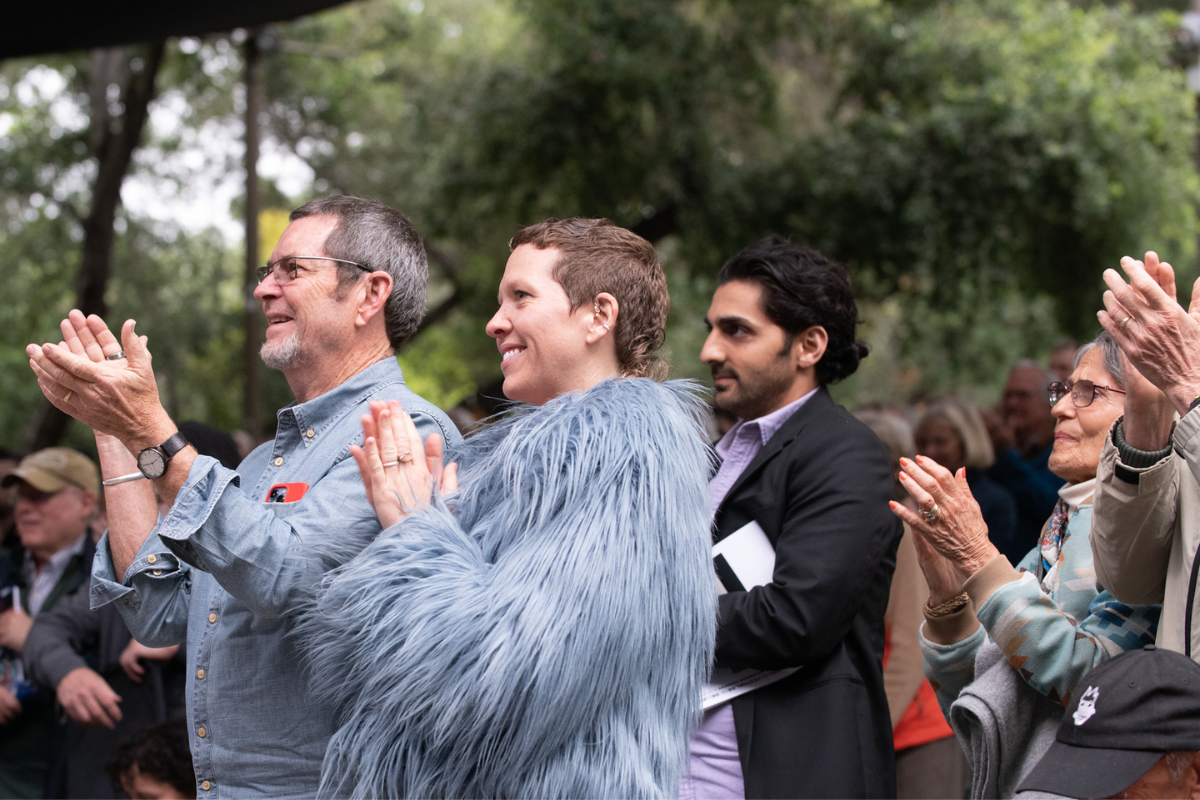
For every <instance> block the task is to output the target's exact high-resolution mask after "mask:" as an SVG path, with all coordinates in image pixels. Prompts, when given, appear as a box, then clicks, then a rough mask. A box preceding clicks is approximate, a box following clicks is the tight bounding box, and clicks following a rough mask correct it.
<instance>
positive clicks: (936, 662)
mask: <svg viewBox="0 0 1200 800" xmlns="http://www.w3.org/2000/svg"><path fill="white" fill-rule="evenodd" d="M986 642H987V634H986V633H985V632H984V630H983V626H982V625H980V626H979V627H978V628H976V629H975V632H974V633H972V634H971V635H970V636H968V637H967V638H966V639H963V640H961V641H958V642H955V643H954V644H937V643H936V642H932V641H930V640H929V639H927V638H926V637H925V626H924V625H922V626H921V652H922V654H923V655H924V656H925V677H926V678H929V685H930V686H932V687H933V692H934V694H935V695H937V701H938V705H939V706H941V709H942V714H944V715H945V716H946V719H949V718H950V704H951V703H953V702H954V701H955V700H957V699H958V694H959V692H961V691H962V690H963V689H964V688H966V686H967V684H969V683H970V682H971V681H973V680H975V654H976V653H977V652H978V651H979V648H981V647H983V645H984V643H986Z"/></svg>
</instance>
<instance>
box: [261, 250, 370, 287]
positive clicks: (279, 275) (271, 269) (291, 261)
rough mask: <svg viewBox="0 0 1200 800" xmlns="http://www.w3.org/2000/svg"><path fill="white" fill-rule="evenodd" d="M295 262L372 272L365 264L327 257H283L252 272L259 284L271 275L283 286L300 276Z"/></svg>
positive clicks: (298, 266) (298, 267)
mask: <svg viewBox="0 0 1200 800" xmlns="http://www.w3.org/2000/svg"><path fill="white" fill-rule="evenodd" d="M297 261H336V262H337V263H338V264H349V265H350V266H352V267H358V268H359V269H361V270H362V271H363V272H374V270H373V269H371V268H370V267H368V266H367V265H366V264H359V263H357V262H355V261H347V260H345V259H344V258H330V257H329V256H284V257H283V258H281V259H279V260H278V261H276V262H274V263H273V264H267V265H266V266H265V267H259V268H258V269H256V270H254V274H255V275H257V276H258V282H259V283H262V282H263V281H265V280H266V279H267V276H268V275H272V274H273V275H274V276H275V282H276V283H278V284H279V285H280V286H283V285H284V284H286V283H290V282H292V281H294V280H295V279H296V276H297V275H298V274H300V265H299V264H297V263H296V262H297Z"/></svg>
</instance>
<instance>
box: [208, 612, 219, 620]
mask: <svg viewBox="0 0 1200 800" xmlns="http://www.w3.org/2000/svg"><path fill="white" fill-rule="evenodd" d="M208 621H209V622H216V621H217V614H216V612H215V611H214V612H213V613H211V614H209V615H208Z"/></svg>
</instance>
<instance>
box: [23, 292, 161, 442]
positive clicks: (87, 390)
mask: <svg viewBox="0 0 1200 800" xmlns="http://www.w3.org/2000/svg"><path fill="white" fill-rule="evenodd" d="M134 324H135V323H134V321H133V320H126V322H125V325H124V326H123V327H122V328H121V342H120V343H118V342H117V340H116V337H114V336H113V335H112V333H111V332H110V331H109V330H108V326H107V325H105V324H104V321H103V320H102V319H100V318H99V317H97V316H96V315H94V314H93V315H91V316H89V317H86V318H85V317H84V316H83V314H82V313H81V312H80V311H78V310H72V311H71V313H70V314H69V315H68V318H67V319H65V320H63V321H62V324H61V329H62V334H63V341H62V342H60V343H58V344H50V343H47V344H44V345H41V346H39V345H36V344H31V345H29V346H28V347H27V348H25V352H26V353H27V354H28V355H29V365H30V366H31V367H32V368H33V371H34V373H35V374H36V375H37V379H38V386H39V387H40V388H41V390H42V394H44V395H46V398H47V399H48V400H49V401H50V402H51V403H52V404H54V406H55V407H56V408H58V409H60V410H61V411H63V412H65V413H67V414H70V415H71V416H72V417H74V418H75V419H77V420H79V421H80V422H82V423H83V424H85V425H87V426H88V427H90V428H92V429H94V430H96V431H98V432H101V433H107V434H111V435H113V436H116V437H117V438H119V439H121V440H122V441H125V442H126V443H128V441H129V439H130V437H131V436H133V435H134V434H135V433H136V432H138V431H142V430H145V429H146V428H147V423H148V421H155V422H159V423H161V422H162V420H160V419H157V418H158V417H164V418H165V416H166V412H165V411H164V410H163V409H162V405H161V403H160V402H159V399H158V385H157V383H156V382H155V380H154V370H153V368H152V367H151V365H150V351H149V350H147V349H146V337H145V336H138V335H137V334H136V333H135V332H134ZM122 352H123V353H125V354H126V356H127V357H124V358H117V359H113V360H109V357H110V356H116V355H118V354H119V353H122ZM167 422H168V423H169V420H167Z"/></svg>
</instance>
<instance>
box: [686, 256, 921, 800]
mask: <svg viewBox="0 0 1200 800" xmlns="http://www.w3.org/2000/svg"><path fill="white" fill-rule="evenodd" d="M718 283H719V287H718V289H717V291H716V293H715V294H714V296H713V301H712V305H711V306H710V308H709V311H708V315H707V317H706V322H707V324H708V326H709V328H710V330H711V332H710V334H709V336H708V339H707V341H706V342H705V344H704V349H703V350H702V351H701V355H700V357H701V360H702V361H704V362H705V363H706V364H708V365H709V366H710V367H711V368H712V371H713V381H714V384H715V387H716V404H717V407H718V408H721V409H725V410H727V411H730V412H732V413H733V414H734V415H736V416H737V417H738V423H737V425H735V426H734V427H733V428H732V429H731V430H730V431H729V433H728V434H726V436H725V437H724V438H723V439H722V440H721V442H720V443H719V444H718V445H717V452H718V455H720V456H721V457H722V459H723V461H722V465H721V469H720V470H719V471H718V473H717V475H716V476H715V477H714V478H713V480H712V483H711V484H710V490H709V494H710V502H711V503H712V506H713V509H714V512H715V527H716V533H715V540H716V541H720V540H722V539H724V538H725V537H727V536H729V535H730V534H732V533H734V532H735V531H738V530H739V529H741V528H743V527H744V526H746V525H748V524H751V523H757V525H758V526H759V527H761V529H762V531H763V533H764V534H765V535H766V538H767V539H768V540H769V541H770V543H771V545H772V546H773V547H774V549H775V564H774V571H773V573H772V578H771V581H770V582H769V583H766V584H764V585H761V586H757V587H754V588H751V589H750V590H749V591H745V590H737V591H727V592H726V593H725V594H723V595H722V596H721V598H720V622H719V628H718V633H717V650H716V666H717V667H723V668H729V669H735V670H741V669H746V668H750V669H755V670H778V669H783V668H789V667H798V668H799V669H798V670H797V671H795V672H794V673H792V674H790V675H789V676H788V677H785V678H783V679H782V680H778V681H777V682H775V683H772V684H770V685H766V686H763V687H760V688H758V689H756V690H754V691H751V692H749V693H747V694H743V695H741V696H739V697H736V698H734V699H733V700H732V701H730V702H727V703H725V704H723V705H721V706H717V707H715V708H711V709H709V710H708V711H707V712H706V714H705V717H704V721H703V723H702V724H701V726H700V728H699V730H698V731H697V732H696V734H695V735H694V736H693V740H692V756H691V769H690V770H689V772H688V775H687V777H685V779H684V782H683V785H682V786H681V797H684V798H688V797H696V798H700V797H709V798H712V797H730V796H738V789H739V788H740V789H741V791H742V792H743V793H744V796H745V797H844V798H845V797H895V792H896V788H895V763H894V754H893V749H892V726H891V718H890V716H889V713H888V707H887V699H886V697H885V696H884V691H883V675H882V668H881V662H882V660H883V647H884V627H883V614H884V610H885V608H886V606H887V600H888V590H889V587H890V586H891V579H892V572H893V570H894V569H895V563H896V561H895V558H896V546H897V544H898V542H899V540H900V534H901V526H900V524H899V523H898V521H897V520H896V519H895V518H894V517H893V516H892V514H891V513H890V511H889V510H888V500H889V499H891V497H892V492H893V486H894V482H893V476H892V470H891V464H890V462H889V460H888V454H887V451H886V450H885V449H884V447H883V445H882V443H881V442H880V441H879V439H878V438H876V436H875V435H874V434H873V433H872V432H871V431H870V430H868V429H867V428H866V426H864V425H863V424H862V423H860V422H858V421H857V420H856V419H855V418H854V417H853V416H852V415H851V414H849V413H848V412H847V411H846V410H845V409H844V408H842V407H841V406H839V405H837V404H835V403H834V402H833V400H832V398H831V397H830V395H829V391H828V390H827V389H826V388H825V387H826V385H827V384H829V383H833V382H835V381H838V380H840V379H842V378H844V377H846V376H847V375H850V374H851V373H853V372H854V371H855V369H857V367H858V362H859V360H860V359H861V358H862V357H863V356H865V355H866V347H865V346H864V345H863V344H862V343H861V342H858V341H856V340H855V338H854V334H855V326H856V324H857V322H858V311H857V308H856V306H855V302H854V294H853V291H852V289H851V286H850V280H849V276H848V275H847V274H846V271H845V269H844V268H842V267H841V266H840V265H839V264H837V263H835V262H833V261H832V260H830V259H828V258H826V257H825V256H823V255H821V254H820V253H818V252H817V251H815V250H812V249H810V248H808V247H805V246H803V245H798V244H793V243H790V242H784V241H781V240H778V239H764V240H762V241H760V242H757V243H755V244H753V245H751V246H749V247H747V248H746V249H745V250H743V251H742V252H740V253H738V254H737V255H736V256H734V257H733V258H732V259H730V260H729V261H728V262H727V263H726V264H725V265H724V266H723V267H722V268H721V272H720V275H719V277H718ZM734 755H736V758H734V757H733V756H734ZM739 771H740V773H741V774H740V775H738V774H737V772H739Z"/></svg>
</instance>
